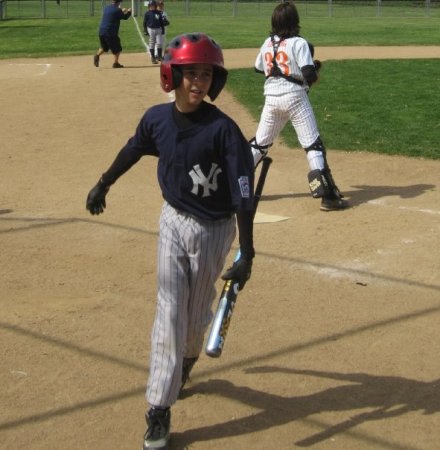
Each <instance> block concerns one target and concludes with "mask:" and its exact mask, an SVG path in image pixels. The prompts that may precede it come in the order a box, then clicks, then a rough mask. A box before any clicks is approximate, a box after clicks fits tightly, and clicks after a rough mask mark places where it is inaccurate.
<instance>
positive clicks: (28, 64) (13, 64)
mask: <svg viewBox="0 0 440 450" xmlns="http://www.w3.org/2000/svg"><path fill="white" fill-rule="evenodd" d="M9 65H10V66H42V67H43V70H42V71H41V72H40V73H36V74H34V76H41V75H46V74H47V72H48V71H49V69H50V68H51V66H52V64H50V63H44V64H42V63H9Z"/></svg>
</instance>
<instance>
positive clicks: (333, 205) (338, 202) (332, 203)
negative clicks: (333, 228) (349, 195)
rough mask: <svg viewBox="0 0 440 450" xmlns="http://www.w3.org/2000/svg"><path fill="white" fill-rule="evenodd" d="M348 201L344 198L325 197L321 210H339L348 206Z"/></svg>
mask: <svg viewBox="0 0 440 450" xmlns="http://www.w3.org/2000/svg"><path fill="white" fill-rule="evenodd" d="M348 206H349V205H348V202H347V201H346V200H343V199H342V198H325V197H323V198H322V200H321V207H320V208H319V209H320V210H321V211H339V210H341V209H346V208H348Z"/></svg>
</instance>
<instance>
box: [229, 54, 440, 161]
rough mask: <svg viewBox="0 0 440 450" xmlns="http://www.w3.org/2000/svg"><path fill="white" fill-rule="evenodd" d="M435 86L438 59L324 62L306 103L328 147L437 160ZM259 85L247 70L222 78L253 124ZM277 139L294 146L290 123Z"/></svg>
mask: <svg viewBox="0 0 440 450" xmlns="http://www.w3.org/2000/svg"><path fill="white" fill-rule="evenodd" d="M439 83H440V60H438V59H433V60H430V59H427V60H350V61H327V62H325V63H324V66H323V69H322V74H321V80H320V82H319V83H318V84H317V85H316V86H314V87H313V88H312V89H311V91H310V100H311V102H312V106H313V109H314V111H315V115H316V119H317V121H318V127H319V129H320V132H321V135H322V137H323V139H324V141H325V143H326V146H327V147H328V148H335V149H339V150H346V151H357V150H364V151H370V152H376V153H387V154H395V155H397V154H399V155H405V156H412V157H425V158H431V159H440V146H439V140H438V136H439V135H440V109H439V108H438V105H439V104H440V90H439V89H436V88H435V87H434V86H438V85H439ZM263 84H264V77H263V76H262V75H259V74H256V73H255V72H254V70H253V69H237V70H231V71H230V75H229V78H228V85H227V86H228V89H230V90H231V91H232V93H233V94H234V96H235V97H236V98H237V99H238V100H239V101H240V102H241V103H242V104H244V105H245V106H246V108H247V109H248V110H249V112H250V113H251V114H252V115H253V117H254V118H255V119H256V120H258V119H259V117H260V114H261V109H262V107H263V103H264V98H263V95H262V93H263ZM257 86H258V87H259V88H258V89H257V88H256V87H257ZM281 136H282V138H283V140H284V141H285V142H286V143H287V144H288V145H290V146H293V147H298V146H299V144H298V141H297V139H296V135H295V133H294V131H293V129H292V126H291V125H290V123H289V124H287V125H286V127H285V128H284V130H283V132H282V134H281Z"/></svg>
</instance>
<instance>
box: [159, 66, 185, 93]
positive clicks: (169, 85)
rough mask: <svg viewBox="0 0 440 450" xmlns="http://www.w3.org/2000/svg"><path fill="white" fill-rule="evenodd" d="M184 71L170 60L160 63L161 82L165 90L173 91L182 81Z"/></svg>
mask: <svg viewBox="0 0 440 450" xmlns="http://www.w3.org/2000/svg"><path fill="white" fill-rule="evenodd" d="M182 78H183V76H182V71H181V70H180V69H179V68H178V67H175V66H173V65H171V64H170V63H169V62H163V63H162V64H161V65H160V84H161V86H162V89H163V90H164V91H165V92H171V91H172V90H174V89H176V88H178V87H179V86H180V83H182Z"/></svg>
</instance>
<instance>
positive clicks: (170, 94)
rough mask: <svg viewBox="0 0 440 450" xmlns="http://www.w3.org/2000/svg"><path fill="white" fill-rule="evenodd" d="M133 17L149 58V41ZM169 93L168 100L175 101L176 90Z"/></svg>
mask: <svg viewBox="0 0 440 450" xmlns="http://www.w3.org/2000/svg"><path fill="white" fill-rule="evenodd" d="M131 17H132V19H133V21H134V24H135V26H136V29H137V32H138V34H139V37H140V38H141V42H142V44H143V46H144V47H145V51H146V56H147V58H148V55H149V54H150V47H149V45H148V44H147V41H146V40H145V39H144V35H143V33H142V31H141V28H140V26H139V24H138V21H137V20H136V19H135V18H134V16H131ZM167 95H168V101H169V102H170V103H171V102H174V100H175V96H174V91H171V92H168V93H167Z"/></svg>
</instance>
